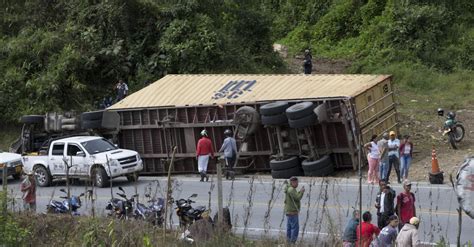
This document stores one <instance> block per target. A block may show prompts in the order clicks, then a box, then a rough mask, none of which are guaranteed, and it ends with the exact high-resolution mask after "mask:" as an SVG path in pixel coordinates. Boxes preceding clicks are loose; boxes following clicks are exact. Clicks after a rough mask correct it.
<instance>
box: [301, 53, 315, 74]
mask: <svg viewBox="0 0 474 247" xmlns="http://www.w3.org/2000/svg"><path fill="white" fill-rule="evenodd" d="M303 68H304V73H305V74H307V75H309V74H311V72H312V71H313V56H312V55H311V52H310V51H309V50H308V49H306V50H305V51H304V60H303Z"/></svg>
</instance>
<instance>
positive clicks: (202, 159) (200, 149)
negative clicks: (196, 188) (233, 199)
mask: <svg viewBox="0 0 474 247" xmlns="http://www.w3.org/2000/svg"><path fill="white" fill-rule="evenodd" d="M209 157H212V158H214V150H213V148H212V142H211V139H209V137H207V131H206V130H202V131H201V139H199V141H198V143H197V148H196V158H197V161H198V170H199V174H201V180H200V181H201V182H203V181H204V178H205V179H206V182H207V181H209V176H207V164H208V163H209Z"/></svg>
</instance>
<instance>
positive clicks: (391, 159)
mask: <svg viewBox="0 0 474 247" xmlns="http://www.w3.org/2000/svg"><path fill="white" fill-rule="evenodd" d="M387 145H388V172H387V183H389V180H390V172H391V171H392V167H393V168H395V172H396V173H397V180H398V183H399V184H401V183H402V181H401V180H400V160H399V159H400V153H399V149H400V140H399V139H398V138H397V134H396V133H395V131H390V139H389V140H388V143H387Z"/></svg>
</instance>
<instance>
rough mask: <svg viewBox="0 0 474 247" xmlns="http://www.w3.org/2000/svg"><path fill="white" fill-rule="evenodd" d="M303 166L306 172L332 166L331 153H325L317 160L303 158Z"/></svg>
mask: <svg viewBox="0 0 474 247" xmlns="http://www.w3.org/2000/svg"><path fill="white" fill-rule="evenodd" d="M301 166H302V167H303V170H304V171H305V172H310V171H318V170H320V169H322V168H325V167H328V166H332V163H331V157H330V156H329V155H324V156H323V157H322V158H320V159H319V160H315V161H310V160H303V162H301Z"/></svg>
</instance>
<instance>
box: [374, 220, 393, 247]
mask: <svg viewBox="0 0 474 247" xmlns="http://www.w3.org/2000/svg"><path fill="white" fill-rule="evenodd" d="M397 227H398V217H397V216H396V215H392V216H390V218H389V224H388V225H387V226H386V227H384V228H383V229H382V231H380V234H379V237H378V238H377V247H392V246H395V240H396V239H397V234H398V228H397Z"/></svg>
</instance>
